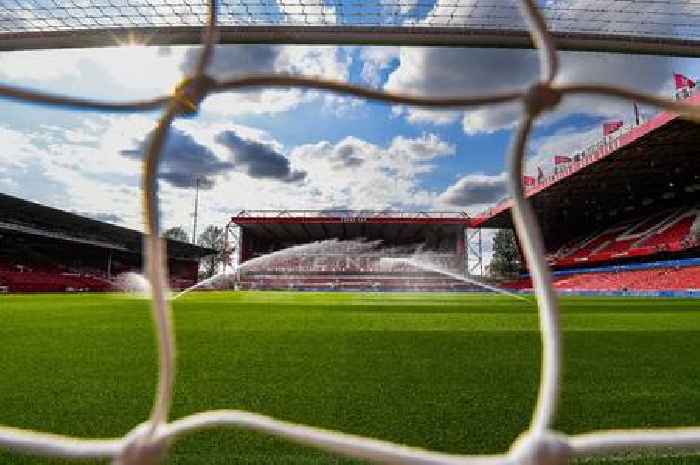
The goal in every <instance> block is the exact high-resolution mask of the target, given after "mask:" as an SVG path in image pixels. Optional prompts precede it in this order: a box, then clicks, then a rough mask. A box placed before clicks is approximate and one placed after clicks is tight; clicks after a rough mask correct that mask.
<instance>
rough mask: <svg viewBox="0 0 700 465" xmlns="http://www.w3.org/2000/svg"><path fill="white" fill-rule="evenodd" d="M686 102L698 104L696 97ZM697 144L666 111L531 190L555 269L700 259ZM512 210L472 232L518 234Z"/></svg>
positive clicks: (486, 215)
mask: <svg viewBox="0 0 700 465" xmlns="http://www.w3.org/2000/svg"><path fill="white" fill-rule="evenodd" d="M681 97H683V98H685V99H686V101H688V102H691V103H694V104H700V94H699V93H697V92H695V95H692V94H690V95H688V96H681ZM699 145H700V126H698V125H697V124H695V123H692V122H690V121H687V120H684V119H681V118H679V117H678V115H676V114H673V113H669V112H662V113H660V114H658V115H656V116H655V117H653V118H651V119H649V120H648V121H645V122H643V123H641V124H639V125H633V126H631V127H626V128H624V129H623V130H620V131H618V132H616V133H615V134H613V135H612V136H607V138H606V139H603V140H601V141H600V142H599V143H597V144H594V145H592V146H591V147H588V148H587V149H585V150H581V151H579V152H577V153H576V154H572V155H573V156H574V157H575V160H574V161H573V162H572V163H569V164H568V165H567V166H565V167H560V168H559V169H558V170H557V172H555V173H553V174H552V175H550V176H545V177H544V179H541V180H540V181H539V182H537V183H536V184H535V185H534V186H529V187H527V188H526V196H527V197H528V198H529V200H530V202H531V204H532V206H533V207H534V209H535V213H536V215H537V217H538V219H539V222H540V225H541V228H542V233H543V237H544V241H545V247H546V250H547V252H548V255H549V259H550V263H551V264H552V265H553V266H555V267H559V268H566V267H575V266H580V265H581V264H588V263H591V262H597V263H600V264H603V263H611V262H616V261H625V260H637V261H640V260H641V261H645V260H646V261H648V260H655V259H659V258H664V257H665V258H673V257H674V256H675V254H678V253H680V254H684V256H698V239H699V235H698V234H699V233H700V220H698V209H699V208H700V157H698V156H697V147H698V146H699ZM572 158H573V157H572ZM511 207H512V202H511V201H510V200H505V201H503V202H501V203H500V204H498V205H497V206H495V207H493V208H491V209H488V210H487V211H485V212H483V213H481V214H479V215H476V216H475V217H474V218H473V219H472V221H471V223H470V226H471V227H481V228H513V223H512V219H511V215H510V208H511Z"/></svg>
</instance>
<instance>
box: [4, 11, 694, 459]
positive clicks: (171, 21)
mask: <svg viewBox="0 0 700 465" xmlns="http://www.w3.org/2000/svg"><path fill="white" fill-rule="evenodd" d="M313 1H316V0H313ZM450 1H451V0H450ZM285 2H288V3H285ZM597 4H601V5H602V4H604V5H607V6H606V8H607V9H606V10H595V8H596V7H595V6H594V5H597ZM255 5H257V6H259V8H261V10H256V9H254V5H253V3H248V2H243V3H240V2H239V3H236V2H226V1H221V2H216V1H211V2H210V3H208V4H205V3H204V2H201V1H194V0H192V1H187V0H185V1H175V0H158V1H156V0H95V1H86V0H72V1H67V2H58V1H54V0H14V1H3V2H2V7H0V29H2V31H3V32H2V34H1V35H0V36H6V37H7V39H8V40H10V39H12V38H13V37H14V38H16V39H17V40H20V42H17V43H18V44H20V45H18V46H19V47H21V46H22V45H21V40H25V41H27V40H30V39H32V38H33V39H34V40H36V39H37V38H39V40H43V43H44V45H47V42H46V40H47V39H46V38H44V39H41V37H48V35H50V34H52V33H53V34H58V35H57V37H64V38H65V37H69V36H70V35H71V34H77V35H78V36H79V34H80V33H87V32H90V31H93V32H94V31H97V32H99V33H104V31H106V30H109V29H114V28H125V29H127V30H128V29H130V28H132V29H133V28H141V27H161V26H163V27H162V28H163V29H164V30H166V31H167V30H168V28H169V27H176V26H179V25H184V26H183V27H194V28H195V31H199V32H202V34H203V35H202V39H201V42H202V47H201V51H200V55H199V61H198V62H197V66H196V67H195V69H194V72H193V73H192V74H191V75H190V76H186V77H185V78H184V79H183V80H182V81H181V83H180V85H179V86H178V87H177V88H176V90H175V91H174V92H173V94H172V95H166V96H162V97H158V98H154V99H150V100H145V101H130V102H116V103H115V102H104V101H97V100H90V99H81V98H76V97H66V96H61V95H53V94H47V93H42V92H37V91H32V90H28V89H24V88H19V87H13V86H7V85H2V86H0V95H2V96H4V97H6V98H12V99H16V100H20V101H24V102H30V103H35V104H39V105H53V106H62V107H70V108H83V109H93V110H101V111H106V112H109V111H121V112H145V111H152V110H153V109H156V108H160V109H162V115H161V117H160V120H159V122H158V124H157V127H156V130H155V131H154V132H153V133H152V135H151V136H150V139H149V141H148V145H147V147H146V149H145V152H146V153H145V154H144V162H143V185H142V189H143V209H144V214H145V218H146V231H145V232H146V240H145V242H146V246H145V258H146V264H147V265H146V276H147V278H148V280H149V282H150V285H151V291H150V292H151V309H152V315H153V320H154V326H155V330H156V335H157V344H158V351H159V375H158V376H159V378H158V386H157V389H156V393H155V397H154V401H153V409H152V412H151V415H150V417H149V418H148V419H146V420H145V421H144V422H143V423H142V424H140V425H137V426H136V427H135V428H134V429H132V430H131V431H130V432H128V433H126V434H125V435H124V436H123V437H120V438H113V439H100V440H96V439H81V438H74V437H65V436H60V435H54V434H50V433H42V432H35V431H28V430H20V429H15V428H10V427H1V428H0V447H3V448H7V449H10V450H14V451H17V452H21V453H26V454H34V455H41V456H48V457H62V458H75V459H77V458H83V459H84V458H102V459H104V458H108V459H111V460H113V462H114V463H116V464H119V465H137V464H153V463H156V462H158V461H159V460H160V459H163V458H165V457H166V456H167V454H168V449H169V447H170V446H171V445H172V443H173V442H175V441H176V440H177V439H178V438H180V437H182V436H184V435H187V434H190V433H192V432H194V431H198V430H202V429H207V428H213V427H226V426H230V427H236V428H244V429H250V430H255V431H259V432H263V433H267V434H270V435H274V436H277V437H281V438H284V439H288V440H290V441H294V442H297V443H301V444H305V445H308V446H312V447H317V448H319V449H323V450H325V451H329V452H332V453H337V454H341V455H344V456H348V457H353V458H357V459H363V460H368V461H371V462H376V463H392V464H399V463H401V464H415V465H418V464H421V465H428V464H435V465H438V464H468V465H471V464H475V465H476V464H479V465H481V464H484V465H486V464H488V465H501V464H502V465H513V464H540V465H558V464H563V463H567V462H568V461H569V460H571V459H574V458H589V457H593V456H600V455H607V454H614V453H619V452H627V451H641V450H648V451H649V452H650V453H653V452H655V451H658V450H659V449H665V452H664V453H667V451H668V449H669V448H670V449H672V450H681V449H685V450H687V449H698V448H700V427H698V428H675V429H645V430H619V431H594V432H590V433H587V434H580V435H565V434H563V433H560V432H557V431H554V430H553V429H552V424H553V421H554V419H555V417H556V414H557V403H558V400H559V395H560V391H559V386H560V367H561V361H562V348H561V344H560V339H561V331H560V324H559V308H558V301H557V296H556V294H555V292H554V289H553V287H552V281H551V276H550V271H549V269H548V267H547V263H546V260H545V255H544V247H543V243H542V238H541V234H540V230H539V225H538V224H537V221H536V218H535V215H534V213H533V210H532V208H531V206H530V205H529V203H528V201H527V200H526V198H525V196H524V194H523V185H522V175H523V165H524V157H525V146H526V143H527V140H528V136H529V135H530V132H531V129H532V127H533V125H534V124H535V121H536V120H537V118H538V117H539V116H541V115H542V114H543V113H545V112H548V111H551V110H553V109H555V108H556V107H557V105H558V104H559V102H560V100H561V99H562V97H563V96H568V95H601V96H607V97H613V98H618V99H626V100H630V101H636V102H639V103H643V104H647V105H651V106H657V107H661V108H664V109H667V110H669V111H673V112H676V113H679V114H680V115H682V116H683V117H686V118H689V119H692V120H694V121H697V122H700V107H697V106H695V107H693V106H690V105H688V104H685V103H683V102H681V101H672V100H668V99H662V98H658V97H655V96H651V95H646V94H643V93H638V92H635V91H632V90H628V89H625V88H617V87H611V86H602V85H592V84H587V83H572V84H560V83H557V81H556V78H557V76H558V72H559V58H558V50H557V47H556V42H557V41H556V40H555V36H553V35H552V33H550V28H549V27H548V25H549V26H551V28H552V29H554V30H555V31H558V32H559V33H561V31H562V30H566V26H565V24H566V21H565V19H566V18H567V17H568V16H569V15H570V16H572V17H574V16H576V15H575V14H573V12H575V11H578V9H583V10H584V17H585V16H586V15H587V14H589V13H590V14H592V15H593V16H595V17H596V18H598V19H599V21H598V20H596V21H597V22H594V21H593V19H591V20H590V21H588V20H587V22H586V24H590V25H591V27H596V28H598V29H596V30H597V31H598V32H599V33H600V34H599V38H600V40H603V39H602V37H603V36H604V34H605V33H611V34H615V33H619V34H626V33H629V32H630V31H632V32H634V33H635V34H636V37H638V38H643V37H644V36H645V34H646V35H648V36H649V37H651V35H652V34H653V36H654V37H656V38H657V39H658V41H657V44H660V45H658V46H659V47H660V48H661V49H664V48H666V47H669V49H670V48H672V47H673V46H674V44H675V43H676V42H674V41H680V42H683V41H686V42H687V43H692V41H693V40H694V38H693V37H695V34H696V33H697V29H698V21H697V20H696V18H697V16H698V11H697V10H698V4H697V3H693V2H685V1H683V2H680V1H678V2H671V1H658V0H642V1H638V2H617V1H613V2H599V1H596V0H593V1H587V2H576V1H565V2H541V4H539V3H536V2H535V1H534V0H520V1H519V2H517V3H510V2H498V3H493V4H489V3H482V2H467V3H466V4H462V3H455V4H450V5H443V4H442V2H441V1H438V3H437V4H436V6H435V5H434V6H433V7H432V9H431V10H430V11H433V9H434V10H436V12H435V13H434V14H432V16H430V15H428V17H427V18H428V19H427V20H426V21H428V22H431V21H432V22H438V21H441V20H444V22H445V23H446V26H454V27H457V26H465V25H466V26H471V25H473V24H477V25H478V26H480V27H482V28H487V27H491V28H492V29H493V30H495V31H500V30H501V29H503V28H505V27H506V25H511V26H512V24H515V25H516V26H517V25H522V26H525V25H526V26H527V30H528V31H529V34H530V37H531V41H532V43H533V44H534V45H535V46H536V47H537V49H538V51H539V57H540V64H541V66H540V70H541V73H540V76H539V79H538V81H537V82H536V83H534V84H533V85H531V86H530V87H528V88H525V89H511V90H508V91H505V92H501V93H498V94H493V95H474V96H470V95H456V96H453V97H449V98H430V97H423V96H415V95H403V94H395V93H389V92H385V91H382V90H375V89H371V88H366V87H361V86H355V85H351V84H348V83H344V82H336V81H327V80H320V79H315V78H310V77H299V76H289V75H282V74H269V75H251V76H244V77H236V78H231V79H214V78H212V77H211V76H209V74H208V67H209V64H210V62H211V57H212V52H213V47H214V46H215V44H216V42H217V39H218V38H219V37H220V35H221V34H220V32H225V30H226V29H225V28H226V27H227V25H231V24H232V23H235V22H241V23H245V24H249V23H251V22H253V21H252V20H250V18H251V17H255V18H256V21H259V22H261V23H263V24H267V25H268V27H270V29H269V30H267V32H266V33H267V34H274V27H281V26H274V27H273V26H269V25H282V24H293V25H296V26H300V27H307V28H308V29H312V28H314V27H321V26H314V25H312V24H311V21H312V18H315V19H314V21H316V20H318V21H317V23H320V24H321V25H323V24H331V23H332V24H333V25H335V26H334V27H337V25H338V22H339V21H340V23H341V24H343V21H345V20H340V19H339V18H345V17H347V16H348V14H347V10H346V11H345V14H342V15H340V14H338V11H339V9H342V8H346V7H347V8H351V6H352V5H354V4H350V3H347V4H343V3H335V2H333V1H332V2H330V3H325V2H321V1H318V2H317V3H312V0H308V1H306V0H304V1H302V0H284V1H280V2H277V3H268V2H266V1H265V0H261V1H260V3H259V4H255ZM379 5H380V6H377V5H375V7H376V8H378V9H380V10H381V13H378V14H379V16H378V18H377V19H376V20H372V21H371V24H372V25H374V27H376V28H378V29H381V28H382V27H387V26H384V24H385V20H387V18H389V17H391V18H394V16H387V15H388V13H386V10H385V8H389V7H395V8H397V9H398V11H399V12H400V11H401V8H402V7H404V6H406V5H408V4H407V3H406V4H404V3H402V2H401V1H398V2H397V3H391V2H389V3H386V4H384V3H382V4H379ZM387 5H388V6H387ZM410 5H411V8H420V7H421V6H420V5H421V3H420V0H419V1H418V2H415V3H411V4H410ZM488 5H490V6H488ZM561 5H566V7H565V8H567V9H568V10H565V11H560V10H561V8H564V7H562V6H561ZM584 5H585V6H584ZM621 5H624V7H621ZM441 6H444V7H445V9H444V10H441V11H443V12H441V13H438V12H437V10H439V9H440V8H439V7H441ZM287 8H289V9H287ZM353 8H354V7H353ZM358 8H360V9H361V14H359V17H360V20H359V22H360V23H362V21H363V20H365V19H366V18H368V17H369V14H370V12H371V10H370V9H369V8H370V7H368V6H366V4H364V3H363V4H361V5H360V6H358ZM586 9H591V11H590V12H588V11H587V10H586ZM618 9H619V11H617V10H618ZM684 9H685V10H684ZM688 9H689V10H688ZM266 11H269V12H270V13H269V14H268V13H265V12H266ZM273 12H274V14H273ZM611 12H612V13H611ZM608 13H611V14H610V15H608ZM618 13H619V14H618ZM398 14H400V13H398ZM628 15H632V16H634V17H635V18H637V19H636V20H631V19H624V18H627V17H628ZM635 15H636V16H635ZM688 15H690V16H688ZM350 16H352V15H350ZM516 17H517V18H518V19H517V21H516V20H514V18H516ZM521 17H522V18H523V19H522V20H520V18H521ZM663 18H666V19H663ZM668 18H672V19H668ZM511 20H513V22H511ZM397 21H398V20H397ZM472 21H474V23H473V22H472ZM577 21H578V20H577ZM662 21H666V23H664V24H669V26H668V28H667V29H668V30H667V32H666V33H663V32H662V31H661V29H663V28H661V27H660V26H658V25H657V26H658V27H656V29H653V30H652V29H648V30H647V29H642V28H646V27H647V25H648V24H652V23H655V22H662ZM236 24H238V23H236ZM314 24H316V23H314ZM390 24H393V23H390ZM400 24H401V27H405V29H402V30H403V31H404V33H406V34H409V33H410V31H411V28H410V25H408V26H404V25H403V22H400ZM595 24H600V26H593V25H595ZM579 26H580V24H579V25H578V26H577V27H579ZM246 27H249V26H246ZM683 27H685V29H683ZM577 31H578V32H579V33H582V31H583V29H577ZM650 31H651V32H650ZM668 31H670V32H668ZM341 32H342V30H336V33H338V34H340V33H341ZM379 32H381V30H380V31H379ZM584 32H585V31H584ZM327 33H328V34H330V35H329V36H328V37H329V38H330V39H332V38H333V35H332V34H333V33H334V32H333V29H331V30H328V31H327ZM357 33H358V34H359V35H358V36H355V38H354V40H357V41H362V31H361V30H358V32H357ZM464 33H465V34H466V32H464ZM559 37H560V38H561V36H559ZM3 40H5V38H3ZM271 40H272V39H271ZM640 40H641V39H640ZM664 40H665V41H667V45H664ZM40 43H42V42H40ZM77 43H79V42H77V41H76V42H74V45H75V44H77ZM34 45H35V46H38V45H37V43H36V42H34ZM25 46H26V48H30V47H31V46H32V42H26V43H25ZM251 87H257V88H260V87H284V88H290V87H297V88H306V89H316V90H326V91H330V92H335V93H338V94H343V95H349V96H354V97H361V98H366V99H372V100H376V101H383V102H390V103H397V104H405V105H415V106H419V107H423V108H473V107H477V106H484V105H495V104H500V103H508V102H519V103H521V106H522V109H523V110H522V115H521V117H520V123H519V126H518V128H517V130H516V132H515V136H514V139H513V141H512V144H511V148H510V153H509V156H508V168H507V172H508V181H509V187H510V195H511V196H512V198H513V210H512V211H513V219H514V224H515V228H516V232H517V234H518V237H519V238H520V241H521V244H522V248H523V252H524V256H525V259H526V261H527V264H528V266H529V268H530V270H531V275H532V278H533V284H534V288H535V293H536V296H537V301H538V307H539V318H540V329H541V334H542V345H543V350H542V369H541V370H542V372H541V379H540V387H539V394H538V399H537V402H536V405H535V408H534V411H533V412H532V420H531V423H530V426H529V428H528V429H527V431H525V432H523V433H522V435H521V436H520V438H519V439H518V440H517V441H516V442H515V443H514V444H513V445H512V447H511V448H510V450H508V451H505V452H503V453H501V454H496V455H489V456H483V455H474V456H469V455H451V454H446V453H439V452H432V451H428V450H419V449H414V448H410V447H406V446H402V445H397V444H393V443H389V442H384V441H378V440H373V439H368V438H364V437H358V436H352V435H347V434H343V433H339V432H334V431H328V430H322V429H318V428H313V427H309V426H304V425H298V424H292V423H288V422H284V421H280V420H277V419H274V418H271V417H267V416H263V415H259V414H256V413H252V412H246V411H239V410H217V411H208V412H202V413H197V414H194V415H190V416H187V417H184V418H180V419H177V420H174V421H170V419H169V412H170V406H171V401H172V396H173V384H174V379H175V339H174V333H173V324H172V320H171V307H170V302H169V300H168V295H169V293H168V289H167V284H166V283H167V279H166V278H167V270H166V266H165V263H166V260H165V257H166V254H165V250H164V247H165V246H164V243H163V242H162V241H161V240H160V239H159V234H160V232H161V231H160V225H159V221H158V218H159V209H160V205H159V198H158V191H157V182H156V174H157V171H158V164H159V161H160V158H161V153H162V149H163V145H164V141H165V140H166V138H167V135H168V131H169V130H170V128H171V125H172V123H173V121H174V120H176V119H177V118H179V117H181V116H185V115H193V114H195V113H196V112H197V109H198V107H199V105H200V103H201V102H202V101H203V100H204V99H205V98H206V97H207V96H209V95H211V94H213V93H221V92H234V91H237V90H241V89H247V88H251Z"/></svg>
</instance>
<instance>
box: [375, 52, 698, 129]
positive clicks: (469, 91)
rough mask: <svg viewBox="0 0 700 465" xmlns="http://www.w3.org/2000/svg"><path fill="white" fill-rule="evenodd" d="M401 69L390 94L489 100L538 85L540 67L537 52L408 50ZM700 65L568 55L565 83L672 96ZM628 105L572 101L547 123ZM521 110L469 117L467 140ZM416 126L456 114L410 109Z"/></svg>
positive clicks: (486, 110) (490, 109) (503, 108)
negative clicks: (679, 79) (677, 77)
mask: <svg viewBox="0 0 700 465" xmlns="http://www.w3.org/2000/svg"><path fill="white" fill-rule="evenodd" d="M399 59H400V64H399V66H398V67H397V68H396V69H395V70H394V71H393V72H392V73H391V74H390V75H389V78H388V80H387V82H386V84H385V86H384V87H385V88H386V89H388V90H392V91H398V92H405V93H410V94H414V95H424V96H434V97H451V96H466V95H484V94H490V93H496V92H503V91H506V90H511V89H525V88H526V87H527V86H528V85H529V84H530V83H532V82H534V81H535V80H536V79H537V75H538V70H539V64H538V60H537V55H536V52H534V51H532V50H499V49H459V48H440V47H434V48H411V47H402V48H401V51H400V54H399ZM697 68H698V64H697V60H696V61H693V60H690V59H680V58H667V57H654V56H637V55H623V54H603V53H588V52H586V53H584V52H566V53H562V54H561V72H560V74H559V77H558V79H557V81H558V82H561V83H571V82H584V83H598V84H614V85H620V86H626V87H629V88H632V89H635V90H638V91H643V92H649V93H652V94H657V95H665V96H670V95H671V92H672V75H673V72H674V71H675V72H687V73H688V74H689V75H693V71H696V70H697ZM629 107H630V104H629V103H627V102H624V101H618V100H613V99H604V98H593V97H567V98H565V99H564V101H563V102H562V104H561V105H560V106H559V108H558V109H557V112H556V113H553V114H550V115H547V116H545V120H544V121H545V122H551V121H553V120H554V119H557V118H562V117H565V116H568V115H571V114H585V115H591V116H602V117H619V116H628V115H629V113H630V112H629ZM519 113H520V112H519V105H514V104H511V105H500V106H486V107H481V108H477V109H470V110H468V111H465V112H464V116H463V118H462V125H463V127H464V131H465V132H466V133H467V134H474V133H480V132H493V131H496V130H500V129H504V128H510V127H512V126H513V125H514V124H515V122H516V121H517V118H518V115H519ZM405 115H406V117H407V119H408V120H409V121H410V122H413V123H423V124H424V123H432V124H447V123H451V122H453V121H454V120H456V117H455V113H449V112H448V113H441V112H433V111H426V110H422V109H414V108H409V109H406V110H405Z"/></svg>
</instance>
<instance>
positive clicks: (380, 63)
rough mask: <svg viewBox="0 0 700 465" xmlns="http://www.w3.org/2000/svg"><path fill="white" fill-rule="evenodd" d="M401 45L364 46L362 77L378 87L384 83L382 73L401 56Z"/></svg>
mask: <svg viewBox="0 0 700 465" xmlns="http://www.w3.org/2000/svg"><path fill="white" fill-rule="evenodd" d="M399 51H400V48H399V47H362V48H361V49H360V58H361V59H362V73H361V75H362V79H363V80H364V81H365V82H367V83H369V84H371V85H373V86H375V87H377V86H379V85H380V84H381V83H382V79H381V78H382V76H381V73H382V72H383V71H385V70H387V69H388V68H389V67H390V66H391V65H392V64H393V63H394V62H396V61H397V60H398V58H399Z"/></svg>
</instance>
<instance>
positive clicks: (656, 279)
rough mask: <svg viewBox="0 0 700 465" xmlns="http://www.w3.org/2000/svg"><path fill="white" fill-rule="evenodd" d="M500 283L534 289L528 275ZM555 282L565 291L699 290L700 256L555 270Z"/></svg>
mask: <svg viewBox="0 0 700 465" xmlns="http://www.w3.org/2000/svg"><path fill="white" fill-rule="evenodd" d="M501 285H502V286H503V287H504V288H506V289H512V290H529V289H532V281H531V280H530V278H529V277H522V278H520V279H517V280H514V281H507V282H504V283H502V284H501ZM554 286H555V288H557V289H559V290H562V291H600V292H608V291H698V290H700V259H696V258H692V259H681V260H670V261H657V262H649V263H634V264H628V265H613V266H603V267H598V268H586V269H580V270H575V269H574V270H561V271H556V272H554Z"/></svg>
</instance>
